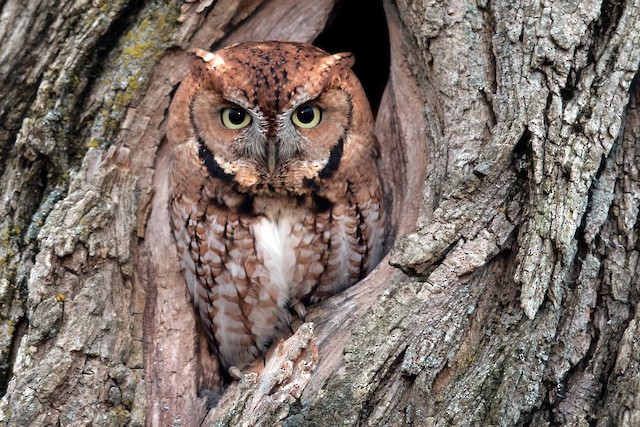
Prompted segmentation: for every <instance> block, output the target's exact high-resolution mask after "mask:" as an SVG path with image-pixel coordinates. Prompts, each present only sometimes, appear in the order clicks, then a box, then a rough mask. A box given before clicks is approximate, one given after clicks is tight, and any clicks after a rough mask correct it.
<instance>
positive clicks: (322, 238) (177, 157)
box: [168, 42, 384, 372]
mask: <svg viewBox="0 0 640 427" xmlns="http://www.w3.org/2000/svg"><path fill="white" fill-rule="evenodd" d="M352 63H353V61H352V59H351V57H350V56H349V55H345V54H336V55H330V54H328V53H326V52H324V51H322V50H320V49H318V48H315V47H313V46H310V45H305V44H298V43H280V42H267V43H247V44H240V45H235V46H231V47H228V48H225V49H222V50H220V51H218V52H216V53H209V52H205V51H196V52H195V55H194V59H193V65H192V72H191V74H190V75H189V76H188V77H187V78H186V80H185V81H183V83H182V84H181V85H180V87H179V89H178V91H177V92H176V95H175V98H174V101H173V103H172V105H171V109H170V113H169V123H168V139H169V143H170V144H171V146H172V150H173V162H172V172H171V177H172V200H171V218H172V226H173V231H174V236H175V239H176V244H177V249H178V254H179V257H180V263H181V266H182V268H183V270H184V275H185V279H186V282H187V285H188V287H189V291H190V293H191V295H192V297H193V302H194V305H195V307H196V310H197V312H198V313H199V316H200V319H201V321H202V324H203V326H204V330H205V332H206V333H207V335H208V338H209V342H210V344H211V348H212V349H213V350H215V351H216V352H217V354H218V356H219V357H220V360H221V362H222V364H223V366H224V367H225V368H226V369H230V368H233V367H238V368H243V367H244V366H245V365H246V364H248V363H250V362H251V361H253V360H254V359H255V358H256V357H257V356H258V355H259V354H260V353H261V352H264V351H266V349H267V347H268V346H269V344H270V342H271V339H272V338H273V337H274V335H275V334H276V333H277V330H278V328H279V327H281V326H282V325H283V324H286V323H288V322H290V308H291V307H292V306H294V305H295V307H296V309H297V311H300V302H302V303H304V304H308V303H314V302H317V301H319V300H321V299H322V298H325V297H327V296H329V295H332V294H335V293H336V292H338V291H340V290H342V289H344V288H345V287H347V286H350V285H352V284H354V283H355V282H356V281H358V280H360V279H361V278H363V277H364V276H365V275H366V274H367V273H368V272H369V271H370V270H371V269H372V268H373V267H374V266H375V265H376V264H377V263H378V261H379V260H380V258H381V257H382V243H383V234H384V227H383V224H384V208H383V204H382V203H383V202H382V191H381V185H380V178H379V176H378V169H377V166H376V157H377V155H378V149H377V142H376V139H375V137H374V135H373V118H372V115H371V111H370V108H369V104H368V102H367V99H366V97H365V94H364V92H363V90H362V87H361V86H360V83H359V82H358V80H357V78H356V77H355V75H354V74H353V72H352V71H351V70H350V67H351V65H352ZM318 119H319V120H318ZM235 372H237V370H236V371H235Z"/></svg>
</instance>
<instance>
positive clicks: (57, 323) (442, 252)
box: [0, 0, 640, 426]
mask: <svg viewBox="0 0 640 427" xmlns="http://www.w3.org/2000/svg"><path fill="white" fill-rule="evenodd" d="M346 1H353V0H346ZM334 3H335V1H334V0H321V1H315V2H299V1H295V0H284V1H276V0H218V1H210V0H209V1H202V2H185V3H178V2H168V1H161V0H155V1H147V2H133V1H125V0H121V1H116V2H105V3H100V2H86V1H82V0H73V1H69V2H54V3H48V2H42V1H41V0H27V1H18V0H6V1H0V93H1V94H2V96H1V97H0V173H1V174H2V175H1V177H0V194H1V202H0V215H2V218H3V220H2V224H1V225H0V243H1V245H0V269H1V270H0V271H1V273H0V321H1V323H0V324H1V326H2V327H1V328H0V362H1V363H0V392H2V393H3V394H4V395H3V397H2V400H1V401H0V422H1V423H2V425H7V426H24V425H65V426H76V425H77V426H80V425H94V426H111V425H144V424H146V425H154V426H155V425H157V426H166V425H183V426H198V425H201V423H203V421H204V424H203V425H265V426H272V425H287V426H294V425H300V426H303V425H304V426H313V425H318V426H326V425H416V426H422V425H434V426H448V425H505V426H507V425H529V426H544V425H578V426H580V425H584V426H592V425H599V426H600V425H602V426H609V425H611V426H614V425H615V426H635V425H640V400H639V399H638V397H637V396H640V344H639V343H638V339H637V336H638V334H639V333H640V331H638V328H639V326H638V325H639V323H640V309H639V308H638V299H639V297H640V288H639V280H638V279H637V276H636V274H638V273H640V271H639V270H640V266H639V265H638V257H639V253H638V248H639V242H638V237H639V234H640V226H639V225H638V224H640V223H639V222H638V210H639V207H640V188H639V187H640V176H639V169H638V166H637V165H638V164H640V148H638V144H637V143H636V141H637V140H638V138H640V113H639V112H638V104H639V103H640V89H639V86H638V83H637V81H638V79H637V75H638V68H639V64H640V1H638V0H636V1H628V2H607V1H604V2H595V1H583V2H562V3H561V2H551V1H548V2H528V3H523V4H521V5H519V6H518V7H514V5H513V3H512V2H507V1H504V2H503V1H498V2H475V1H474V2H465V1H452V2H427V1H408V0H397V1H395V2H393V1H391V0H385V1H384V2H383V3H384V10H385V13H386V17H387V25H388V32H389V41H390V54H391V69H390V76H389V81H388V84H387V87H386V90H385V93H384V96H383V98H382V103H381V105H380V108H379V111H378V116H377V122H376V127H377V133H378V137H379V139H380V141H381V143H382V147H383V153H382V156H383V164H382V168H383V170H384V173H385V176H386V177H387V179H386V186H387V190H388V199H389V205H390V206H391V208H392V216H391V217H392V221H391V224H390V230H389V233H390V236H392V237H393V236H396V237H397V241H396V243H395V245H394V247H393V249H392V250H391V253H390V255H389V257H388V258H387V259H385V260H384V261H383V262H382V264H381V265H380V266H379V267H378V268H377V269H376V270H375V271H374V272H373V273H372V274H371V275H370V276H369V277H368V278H366V279H365V280H364V281H363V282H361V283H360V284H358V285H356V286H354V287H353V288H351V289H348V290H347V291H346V292H343V293H341V294H339V295H337V296H335V297H333V298H330V299H328V300H327V301H325V302H323V303H321V304H319V305H318V306H316V307H313V308H311V309H310V310H309V315H308V317H307V319H306V321H307V323H305V324H302V325H300V324H297V325H295V326H296V327H297V329H296V332H295V333H294V334H293V335H292V336H291V337H286V336H285V337H283V340H280V341H279V342H277V343H276V344H274V346H273V348H272V349H271V351H270V352H269V354H268V355H267V358H266V363H265V365H264V366H263V365H262V364H261V362H256V363H254V365H252V367H251V368H250V369H249V370H248V371H247V375H246V377H245V378H244V379H243V380H242V381H240V382H235V383H233V384H231V385H230V386H228V387H227V388H225V389H224V394H223V395H222V399H221V401H220V402H219V403H218V405H217V406H216V407H215V408H213V409H211V410H208V409H207V407H206V393H205V396H203V397H200V396H199V394H198V393H199V391H201V390H203V389H209V390H222V383H221V381H220V378H219V376H218V374H217V362H216V361H215V360H213V359H212V358H211V357H210V356H209V355H208V353H207V351H201V348H202V342H201V339H200V335H199V333H198V330H197V327H196V320H195V316H194V314H193V310H192V308H191V306H190V302H189V299H188V295H187V292H186V288H185V286H184V283H183V281H182V276H181V273H180V271H179V268H178V264H177V258H176V254H175V249H174V247H173V242H172V239H171V236H170V234H169V227H168V213H167V195H168V193H167V190H168V188H167V185H168V180H167V178H168V176H167V165H168V158H169V147H167V146H166V143H165V140H164V126H165V119H166V113H167V107H168V105H169V103H170V100H171V96H172V94H173V91H174V89H175V88H176V86H177V84H178V83H179V82H180V80H181V79H182V77H183V76H184V73H185V72H186V67H185V64H184V55H183V53H182V50H183V49H185V48H188V47H201V48H208V49H215V48H217V47H219V46H222V45H226V44H230V43H235V42H239V41H246V40H264V39H281V40H297V41H313V40H314V39H315V38H316V37H317V36H318V34H320V32H321V31H322V30H323V28H325V26H326V25H327V22H329V21H330V16H331V13H332V11H334ZM385 30H386V29H384V28H381V29H380V31H385ZM344 37H345V38H348V37H349V34H344ZM389 262H390V263H389Z"/></svg>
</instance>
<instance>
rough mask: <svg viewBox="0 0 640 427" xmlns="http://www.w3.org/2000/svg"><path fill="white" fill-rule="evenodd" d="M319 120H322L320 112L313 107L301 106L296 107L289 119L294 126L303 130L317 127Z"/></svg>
mask: <svg viewBox="0 0 640 427" xmlns="http://www.w3.org/2000/svg"><path fill="white" fill-rule="evenodd" d="M320 119H322V111H321V110H320V108H318V107H316V106H313V105H302V106H300V107H298V109H297V110H296V111H295V113H293V116H292V117H291V120H292V121H293V124H294V125H296V126H298V127H301V128H304V129H311V128H314V127H316V126H318V123H320Z"/></svg>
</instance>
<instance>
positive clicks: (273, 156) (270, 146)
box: [267, 139, 278, 174]
mask: <svg viewBox="0 0 640 427" xmlns="http://www.w3.org/2000/svg"><path fill="white" fill-rule="evenodd" d="M277 163H278V152H277V148H276V141H275V140H273V139H269V141H268V142H267V167H268V168H269V173H271V174H273V172H275V170H276V165H277Z"/></svg>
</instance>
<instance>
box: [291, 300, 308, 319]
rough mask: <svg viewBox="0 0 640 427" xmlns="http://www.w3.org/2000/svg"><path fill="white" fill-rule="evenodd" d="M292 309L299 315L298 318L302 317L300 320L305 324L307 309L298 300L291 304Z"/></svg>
mask: <svg viewBox="0 0 640 427" xmlns="http://www.w3.org/2000/svg"><path fill="white" fill-rule="evenodd" d="M291 308H292V309H293V311H295V312H296V313H297V314H298V317H300V320H302V322H303V323H304V322H305V316H306V314H307V309H306V308H305V306H304V304H303V303H301V302H300V301H297V300H296V301H295V302H294V303H293V304H291Z"/></svg>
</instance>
